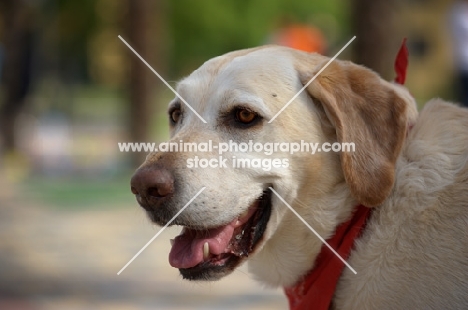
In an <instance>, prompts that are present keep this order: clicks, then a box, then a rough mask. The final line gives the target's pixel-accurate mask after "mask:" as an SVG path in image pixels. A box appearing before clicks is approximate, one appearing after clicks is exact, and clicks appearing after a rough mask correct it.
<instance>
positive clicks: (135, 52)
mask: <svg viewBox="0 0 468 310" xmlns="http://www.w3.org/2000/svg"><path fill="white" fill-rule="evenodd" d="M118 37H119V39H120V40H121V41H122V42H123V43H124V44H125V45H127V47H128V48H129V49H130V50H131V51H132V52H133V53H134V54H135V55H136V56H137V57H138V58H140V60H141V61H143V63H144V64H145V65H146V66H147V67H148V68H149V69H150V70H151V71H153V73H154V74H156V76H157V77H158V78H159V79H160V80H161V81H162V82H163V83H164V84H166V86H167V87H168V88H169V89H170V90H172V92H173V93H174V94H175V95H176V96H177V97H179V99H180V100H182V102H183V103H184V104H185V105H186V106H187V107H188V108H189V109H190V110H192V112H193V113H195V115H196V116H198V118H199V119H200V120H201V121H202V122H203V123H205V124H206V121H205V119H203V117H201V115H200V114H198V113H197V111H195V109H194V108H192V106H191V105H190V104H188V102H187V101H185V99H184V98H182V96H181V95H179V93H178V92H176V90H175V89H174V88H172V86H171V85H169V83H168V82H166V80H165V79H163V77H162V76H161V75H160V74H159V73H158V72H157V71H156V70H154V69H153V67H151V66H150V65H149V63H147V62H146V60H144V59H143V57H141V56H140V54H138V53H137V51H135V50H134V49H133V47H131V46H130V44H128V43H127V41H125V40H124V39H123V38H122V37H121V36H120V35H119V36H118Z"/></svg>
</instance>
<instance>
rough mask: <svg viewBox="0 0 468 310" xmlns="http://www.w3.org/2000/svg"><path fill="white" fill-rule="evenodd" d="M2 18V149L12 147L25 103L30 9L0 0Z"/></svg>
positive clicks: (28, 81)
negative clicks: (3, 33)
mask: <svg viewBox="0 0 468 310" xmlns="http://www.w3.org/2000/svg"><path fill="white" fill-rule="evenodd" d="M0 10H1V14H2V17H3V20H4V29H5V37H4V42H5V45H4V59H3V68H2V72H1V73H2V82H3V86H4V102H3V104H2V106H1V109H0V134H1V136H2V140H3V147H4V152H13V151H14V150H15V148H16V141H15V136H16V133H15V122H16V119H17V118H18V116H19V114H20V113H21V111H22V110H23V107H24V105H25V103H26V101H25V97H26V95H27V93H28V91H29V88H30V87H29V85H30V80H31V58H32V57H31V50H32V37H33V35H32V27H31V18H32V16H31V14H30V13H31V12H30V11H29V9H28V7H26V6H25V5H24V4H23V3H22V1H18V0H1V1H0Z"/></svg>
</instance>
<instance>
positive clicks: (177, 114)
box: [170, 109, 181, 123]
mask: <svg viewBox="0 0 468 310" xmlns="http://www.w3.org/2000/svg"><path fill="white" fill-rule="evenodd" d="M180 115H181V113H180V109H174V110H172V111H171V113H170V117H171V121H172V122H174V123H177V122H178V121H179V119H180Z"/></svg>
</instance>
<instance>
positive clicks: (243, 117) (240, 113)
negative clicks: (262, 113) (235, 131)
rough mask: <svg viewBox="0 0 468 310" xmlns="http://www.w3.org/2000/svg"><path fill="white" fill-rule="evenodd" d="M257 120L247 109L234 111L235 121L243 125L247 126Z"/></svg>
mask: <svg viewBox="0 0 468 310" xmlns="http://www.w3.org/2000/svg"><path fill="white" fill-rule="evenodd" d="M256 118H257V114H255V113H254V112H252V111H249V110H247V109H237V110H236V120H237V121H238V122H241V123H243V124H249V123H251V122H253V121H254V120H255V119H256Z"/></svg>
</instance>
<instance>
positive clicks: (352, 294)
mask: <svg viewBox="0 0 468 310" xmlns="http://www.w3.org/2000/svg"><path fill="white" fill-rule="evenodd" d="M326 61H328V58H326V57H323V56H320V55H317V54H306V53H303V52H298V51H294V50H291V49H288V48H283V47H274V46H269V47H262V48H257V49H250V50H243V51H238V52H233V53H229V54H226V55H224V56H221V57H217V58H214V59H212V60H210V61H208V62H207V63H205V64H204V65H203V66H202V67H200V68H199V69H198V70H196V71H195V72H193V73H192V74H191V75H190V76H188V77H187V78H185V79H183V80H182V81H181V82H180V83H179V85H178V88H177V90H178V92H179V93H180V94H181V95H182V97H184V99H186V100H187V102H189V103H190V104H191V105H192V107H193V108H194V109H195V110H196V111H197V112H198V113H199V114H200V115H202V116H203V118H204V119H205V120H206V121H207V124H203V123H202V122H201V121H200V120H199V119H198V118H197V117H196V116H195V115H194V114H193V113H192V112H191V111H190V110H189V109H187V108H186V107H184V105H182V110H183V111H182V114H183V117H182V121H181V123H180V124H178V125H176V126H175V127H174V128H172V129H171V141H179V140H184V141H185V142H204V141H207V140H209V139H211V140H213V141H215V142H216V141H218V142H223V141H228V140H230V139H233V140H236V141H246V140H248V139H252V140H255V141H256V142H263V143H265V142H294V141H299V140H301V139H303V140H306V141H310V142H319V143H323V142H334V141H344V140H346V139H353V140H355V141H348V142H356V144H357V145H356V148H357V152H356V153H355V154H336V153H332V152H330V153H323V152H322V153H317V154H315V155H311V154H308V153H301V154H294V155H289V154H286V153H280V154H277V157H280V158H287V159H288V160H289V163H290V167H289V168H287V169H274V170H272V171H269V172H267V171H264V170H262V169H258V168H251V169H199V170H197V169H192V170H189V169H187V168H186V167H185V162H186V159H187V158H189V157H193V156H195V155H200V154H195V153H183V154H165V155H161V154H152V155H150V156H148V158H147V161H146V163H145V164H144V165H151V164H154V163H159V164H162V165H169V166H171V167H175V168H174V169H175V172H176V176H180V177H182V178H183V185H181V188H180V192H179V193H177V197H176V198H175V199H177V201H176V202H175V205H183V204H184V203H185V202H186V201H188V200H189V199H190V198H191V197H192V196H193V195H194V194H195V193H196V192H197V191H198V190H199V189H200V188H201V187H202V186H206V187H207V189H206V190H205V191H204V192H203V194H202V195H200V197H199V198H197V199H196V200H195V201H194V202H193V204H192V205H191V206H190V207H189V208H187V209H186V210H185V211H184V212H183V213H182V214H181V219H182V220H183V221H185V222H189V223H194V224H195V223H197V224H198V223H202V224H205V225H208V226H210V227H212V226H216V225H221V224H224V223H226V222H229V221H231V220H232V219H234V218H236V216H238V215H239V214H241V213H242V212H243V211H245V210H246V209H247V208H248V207H249V205H250V204H251V203H252V202H253V201H254V200H255V199H256V198H257V197H258V196H259V195H260V194H261V192H262V190H263V189H264V186H265V184H272V185H273V187H274V188H275V190H276V191H277V192H278V193H279V194H280V195H281V196H282V197H283V198H284V199H285V200H286V201H287V202H288V203H289V204H290V205H291V206H292V207H293V208H294V209H295V210H296V211H297V212H298V213H299V214H300V215H301V216H302V217H303V218H304V219H305V220H306V221H307V222H308V223H309V224H310V225H311V226H312V227H313V228H314V229H315V230H316V231H317V232H318V233H319V234H320V235H321V236H322V237H323V238H329V237H330V236H332V235H333V233H334V230H335V228H336V227H337V226H338V225H339V224H340V223H342V222H344V221H346V220H347V219H349V217H350V216H351V214H352V210H353V208H354V207H355V206H356V205H357V204H359V203H364V202H366V203H367V204H368V206H369V207H374V209H373V212H372V216H371V218H370V220H369V223H368V225H367V228H366V230H365V232H364V234H363V236H362V238H360V239H359V240H358V241H357V243H356V249H355V250H354V251H353V252H352V255H351V257H350V258H349V263H350V265H351V266H353V268H354V269H356V271H357V275H354V274H353V273H351V272H350V271H349V270H348V269H347V268H345V271H344V273H343V275H342V278H341V280H340V282H339V285H338V289H337V291H336V297H335V299H334V305H335V306H336V309H402V310H404V309H405V310H406V309H464V308H465V309H466V308H468V228H467V227H468V181H467V180H468V164H467V159H468V112H467V111H466V110H463V109H461V108H457V107H455V106H454V105H452V104H449V103H444V102H442V101H440V100H435V101H433V102H430V103H428V104H427V106H426V108H425V109H424V110H423V111H422V113H421V114H420V116H419V118H418V113H417V110H416V105H415V102H414V100H413V99H412V97H411V96H410V95H409V93H408V92H407V91H406V90H405V89H404V88H403V87H401V86H398V85H394V84H391V83H388V82H385V81H383V80H382V79H380V78H379V77H378V76H377V75H376V74H375V73H373V72H371V71H370V70H367V69H365V68H363V67H360V66H357V65H354V64H352V63H349V62H342V61H338V60H337V61H336V62H334V63H332V65H330V67H328V68H327V69H325V70H324V72H323V73H322V74H321V75H320V76H319V78H317V80H316V81H314V82H313V83H312V84H311V85H310V86H309V87H308V89H307V90H305V91H304V92H302V93H301V94H300V95H299V96H298V97H297V99H296V100H294V101H293V102H292V104H291V105H290V106H289V107H288V108H287V109H285V110H284V112H283V113H282V114H281V115H280V116H279V117H278V118H277V119H276V120H275V121H273V122H272V123H271V124H267V123H266V121H265V122H264V123H262V125H261V126H260V127H256V128H255V129H245V130H242V129H232V128H228V126H225V125H224V124H223V123H222V121H221V120H220V119H221V117H220V115H221V114H222V113H224V112H226V111H229V110H230V109H232V107H234V106H236V105H239V104H242V105H243V106H248V107H250V108H251V109H252V110H254V111H259V112H261V113H262V115H264V117H265V119H266V120H268V119H271V117H273V116H274V115H275V114H276V112H277V111H279V110H280V109H281V108H282V107H283V106H284V104H285V103H286V102H288V101H289V100H290V99H291V98H292V97H293V96H294V95H295V94H296V93H297V92H298V91H299V90H300V89H301V88H302V86H303V85H304V84H305V83H306V82H307V81H308V79H310V78H311V77H312V76H313V75H314V74H315V73H316V72H317V71H318V70H319V69H320V68H321V67H322V66H323V65H324V63H325V62H326ZM174 101H177V99H175V100H174ZM172 104H174V103H172ZM412 126H414V127H413V128H412V130H411V131H410V132H409V133H408V132H407V128H409V127H412ZM233 155H234V156H239V157H242V156H254V155H245V154H240V153H235V152H233V153H228V154H225V156H227V157H230V156H233ZM205 156H208V157H209V156H212V157H216V156H217V155H216V154H208V155H206V154H205ZM255 156H257V157H258V156H260V157H261V156H265V155H263V154H261V153H256V154H255ZM202 224H200V225H202ZM321 246H322V243H321V242H320V240H319V239H318V238H317V237H316V236H315V235H314V234H313V233H312V232H311V231H310V230H309V229H308V228H307V227H306V226H305V225H303V223H301V222H300V221H299V219H298V218H297V217H296V216H295V215H294V214H293V213H292V212H290V211H289V210H288V208H287V207H286V206H285V205H284V204H283V203H282V202H281V201H280V200H279V199H277V198H276V197H275V196H274V197H273V210H272V216H271V219H270V221H269V223H268V226H267V231H266V233H265V235H264V240H263V242H262V244H260V246H259V247H258V248H257V250H256V252H255V253H254V254H253V255H251V256H250V257H249V258H248V267H249V271H250V272H251V273H252V274H253V276H254V277H255V278H256V279H258V280H259V281H260V282H262V283H263V284H265V285H267V286H274V287H277V286H283V287H284V286H290V285H293V284H294V283H296V282H297V281H298V280H299V279H301V277H302V276H304V275H305V274H306V273H307V272H308V271H309V270H311V269H312V268H313V266H314V261H315V258H316V257H317V255H318V253H319V251H320V249H321ZM311 309H313V306H312V305H311Z"/></svg>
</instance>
